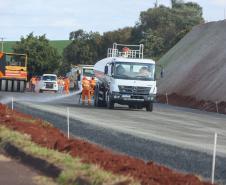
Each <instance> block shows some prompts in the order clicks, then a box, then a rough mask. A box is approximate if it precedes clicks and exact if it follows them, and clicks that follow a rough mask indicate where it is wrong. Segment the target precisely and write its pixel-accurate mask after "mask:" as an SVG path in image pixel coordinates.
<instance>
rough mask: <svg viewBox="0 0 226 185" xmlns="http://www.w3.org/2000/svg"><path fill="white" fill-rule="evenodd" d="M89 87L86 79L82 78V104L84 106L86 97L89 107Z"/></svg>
mask: <svg viewBox="0 0 226 185" xmlns="http://www.w3.org/2000/svg"><path fill="white" fill-rule="evenodd" d="M90 89H91V87H90V81H89V80H87V79H86V77H83V79H82V104H83V105H84V104H85V99H86V97H87V99H88V104H89V105H91V96H90V93H91V90H90Z"/></svg>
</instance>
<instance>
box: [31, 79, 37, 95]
mask: <svg viewBox="0 0 226 185" xmlns="http://www.w3.org/2000/svg"><path fill="white" fill-rule="evenodd" d="M35 85H36V77H34V76H33V77H32V78H31V92H35Z"/></svg>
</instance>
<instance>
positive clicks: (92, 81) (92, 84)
mask: <svg viewBox="0 0 226 185" xmlns="http://www.w3.org/2000/svg"><path fill="white" fill-rule="evenodd" d="M90 85H91V87H92V88H94V87H95V86H96V80H90Z"/></svg>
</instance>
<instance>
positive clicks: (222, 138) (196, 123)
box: [7, 93, 226, 156]
mask: <svg viewBox="0 0 226 185" xmlns="http://www.w3.org/2000/svg"><path fill="white" fill-rule="evenodd" d="M7 95H8V100H11V98H9V97H10V96H9V94H8V93H7ZM16 96H18V97H17V99H18V100H19V101H20V102H21V103H23V104H25V105H26V106H29V107H32V108H37V109H40V110H44V111H46V112H51V113H56V114H59V115H62V116H65V114H66V107H70V114H71V115H70V116H71V118H72V119H75V120H78V121H81V122H84V123H89V124H92V125H97V126H100V127H103V128H106V129H113V130H116V131H119V132H123V133H126V134H132V135H134V136H138V137H141V138H144V139H150V140H154V141H159V142H163V143H166V144H171V145H176V146H179V147H182V148H189V149H194V150H198V151H202V152H208V153H209V154H211V153H212V148H213V139H214V133H215V132H217V133H218V134H219V137H218V148H217V149H218V154H219V155H222V156H226V116H225V115H220V114H215V113H207V112H202V111H198V110H192V109H187V108H178V107H173V106H167V105H163V104H155V105H154V112H153V113H150V112H146V111H144V110H132V111H131V110H129V109H128V108H127V107H122V106H119V107H118V108H117V109H116V110H107V109H102V108H94V107H83V106H81V105H77V104H78V96H70V97H68V98H61V96H59V95H58V94H57V95H55V94H49V93H45V94H32V93H28V94H27V95H26V97H24V95H23V94H21V93H19V95H16ZM15 99H16V98H15ZM48 100H51V101H50V102H44V101H48ZM25 101H26V102H25ZM28 101H30V102H28ZM40 101H43V102H42V103H40Z"/></svg>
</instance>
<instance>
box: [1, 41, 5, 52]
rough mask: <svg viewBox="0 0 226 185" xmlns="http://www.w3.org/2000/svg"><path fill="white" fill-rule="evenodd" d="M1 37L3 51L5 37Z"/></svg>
mask: <svg viewBox="0 0 226 185" xmlns="http://www.w3.org/2000/svg"><path fill="white" fill-rule="evenodd" d="M0 39H1V45H2V52H3V50H4V39H5V38H4V37H0Z"/></svg>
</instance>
